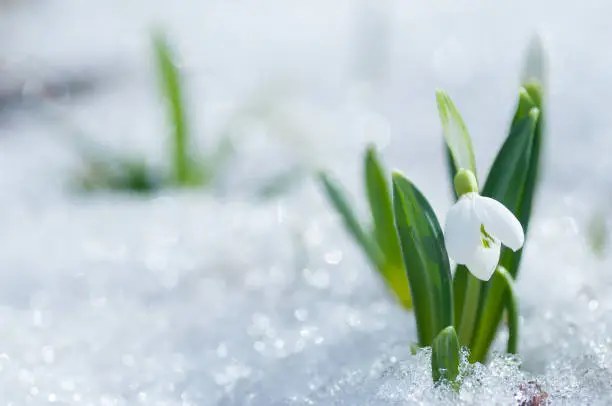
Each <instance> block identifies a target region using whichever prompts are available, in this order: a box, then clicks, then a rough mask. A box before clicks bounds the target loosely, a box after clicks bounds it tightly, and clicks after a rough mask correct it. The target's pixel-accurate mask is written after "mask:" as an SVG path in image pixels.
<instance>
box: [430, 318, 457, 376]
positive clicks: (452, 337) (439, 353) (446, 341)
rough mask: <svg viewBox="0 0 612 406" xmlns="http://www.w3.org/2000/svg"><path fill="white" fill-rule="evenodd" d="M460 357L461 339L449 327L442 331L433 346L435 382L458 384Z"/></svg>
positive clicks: (432, 368) (432, 367) (432, 364)
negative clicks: (445, 381) (443, 381)
mask: <svg viewBox="0 0 612 406" xmlns="http://www.w3.org/2000/svg"><path fill="white" fill-rule="evenodd" d="M460 357H461V347H460V345H459V338H458V337H457V333H456V332H455V329H454V328H453V326H448V327H446V328H445V329H444V330H442V331H440V333H439V334H438V335H437V336H436V338H435V339H434V341H433V344H432V346H431V374H432V377H433V380H434V382H439V381H440V380H447V381H449V382H451V383H454V382H456V380H457V377H458V376H459V361H460Z"/></svg>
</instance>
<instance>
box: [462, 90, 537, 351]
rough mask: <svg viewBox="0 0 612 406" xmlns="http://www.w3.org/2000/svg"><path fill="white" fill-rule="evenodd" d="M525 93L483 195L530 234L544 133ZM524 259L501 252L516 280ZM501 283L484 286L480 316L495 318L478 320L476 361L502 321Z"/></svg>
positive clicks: (534, 107) (488, 283)
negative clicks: (506, 210)
mask: <svg viewBox="0 0 612 406" xmlns="http://www.w3.org/2000/svg"><path fill="white" fill-rule="evenodd" d="M524 90H526V91H521V93H520V98H519V105H518V106H517V113H516V114H515V118H514V120H513V124H512V126H511V129H510V134H509V135H508V138H507V139H506V141H505V142H504V144H503V146H502V148H501V149H500V151H499V153H498V155H497V157H496V159H495V161H494V162H493V165H492V167H491V170H490V173H489V176H488V177H487V180H486V182H485V186H484V188H483V192H482V194H483V195H485V196H488V197H492V198H494V199H496V200H498V201H500V202H501V203H503V204H504V205H505V206H506V207H507V208H508V209H509V210H510V211H511V212H512V213H514V215H515V216H517V218H518V219H519V221H521V224H522V225H523V229H524V230H525V233H527V226H528V221H529V216H530V214H531V206H532V203H533V197H534V195H535V188H536V181H537V172H538V169H537V168H538V167H539V160H540V151H541V148H540V145H541V142H542V132H541V127H538V126H539V125H540V117H541V112H540V109H539V108H538V107H537V105H536V102H535V101H534V97H532V94H531V92H529V90H527V89H526V88H525V89H524ZM536 96H537V94H536ZM538 128H540V129H538ZM521 255H522V250H519V251H517V252H513V251H512V250H510V249H507V248H504V249H503V250H502V253H501V258H500V265H501V266H503V267H504V268H505V269H507V270H508V272H509V274H510V275H511V276H512V277H513V278H515V277H516V275H517V273H518V268H519V264H520V258H521ZM468 277H469V276H468ZM500 283H501V282H500V281H499V279H496V278H494V279H492V280H491V281H489V282H487V283H485V284H483V288H482V294H481V297H482V298H483V300H482V302H481V305H480V308H479V314H483V312H485V311H486V312H490V313H491V314H492V316H490V317H489V316H488V318H487V319H486V320H485V319H483V317H482V316H479V320H478V326H479V327H478V333H477V335H476V337H475V340H477V342H478V349H477V350H475V351H473V352H472V353H471V356H470V357H471V360H473V361H483V360H484V358H485V357H486V355H487V352H488V349H489V347H490V346H491V343H492V342H493V339H494V338H495V333H496V331H497V328H498V325H499V323H500V321H501V317H502V312H503V308H504V303H503V296H501V295H500V292H501V291H502V290H503V286H502V285H500Z"/></svg>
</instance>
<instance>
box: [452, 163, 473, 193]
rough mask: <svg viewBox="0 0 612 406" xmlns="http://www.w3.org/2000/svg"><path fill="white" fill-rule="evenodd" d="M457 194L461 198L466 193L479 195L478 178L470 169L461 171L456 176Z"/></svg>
mask: <svg viewBox="0 0 612 406" xmlns="http://www.w3.org/2000/svg"><path fill="white" fill-rule="evenodd" d="M454 183H455V192H457V196H459V197H461V196H463V195H464V194H466V193H472V192H476V193H478V183H477V182H476V176H475V175H474V174H473V173H472V171H470V170H468V169H459V170H458V171H457V174H456V175H455V181H454Z"/></svg>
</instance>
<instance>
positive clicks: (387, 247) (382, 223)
mask: <svg viewBox="0 0 612 406" xmlns="http://www.w3.org/2000/svg"><path fill="white" fill-rule="evenodd" d="M364 176H365V184H366V190H367V195H368V202H369V205H370V210H371V212H372V223H373V225H374V229H373V232H372V234H373V239H374V241H376V245H377V246H378V247H379V249H380V250H381V252H382V254H383V256H384V265H383V267H382V269H381V272H382V273H383V276H384V278H385V279H386V281H387V283H388V284H389V286H390V287H391V288H392V289H393V292H394V293H395V295H396V296H397V299H398V300H399V301H400V303H401V304H402V305H403V306H404V307H406V308H408V309H410V308H412V300H411V297H410V287H409V286H408V278H407V276H406V271H405V270H404V262H403V259H402V251H401V248H400V245H399V241H398V237H397V232H396V231H395V220H394V218H393V204H392V203H391V191H390V188H389V184H388V180H387V177H386V175H385V171H384V169H383V166H382V164H381V162H380V159H379V158H378V155H377V153H376V150H375V148H374V147H373V146H370V147H369V148H368V149H367V151H366V155H365V174H364Z"/></svg>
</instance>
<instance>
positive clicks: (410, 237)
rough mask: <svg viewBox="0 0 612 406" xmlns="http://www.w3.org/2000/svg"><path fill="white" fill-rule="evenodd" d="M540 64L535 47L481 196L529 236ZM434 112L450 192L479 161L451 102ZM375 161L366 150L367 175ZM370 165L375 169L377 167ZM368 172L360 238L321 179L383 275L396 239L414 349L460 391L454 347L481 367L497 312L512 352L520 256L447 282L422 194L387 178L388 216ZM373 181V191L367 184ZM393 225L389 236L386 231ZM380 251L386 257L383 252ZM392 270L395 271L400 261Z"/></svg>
mask: <svg viewBox="0 0 612 406" xmlns="http://www.w3.org/2000/svg"><path fill="white" fill-rule="evenodd" d="M533 61H536V62H537V64H534V63H533ZM541 62H542V57H541V50H540V49H539V48H538V49H536V50H535V51H534V47H533V46H532V47H531V49H530V55H529V57H528V65H527V66H528V69H527V70H526V72H527V73H528V75H529V77H528V78H526V79H525V80H524V82H523V86H522V87H521V88H520V90H519V99H518V105H517V108H516V112H515V114H514V117H513V119H512V122H511V125H510V131H509V133H508V136H507V138H506V139H505V141H504V143H503V145H502V147H501V149H500V150H499V152H498V154H497V156H496V158H495V160H494V162H493V164H492V166H491V169H490V171H489V175H488V177H487V179H486V181H485V182H484V186H483V187H482V188H481V190H480V193H481V194H482V195H484V196H488V197H491V198H494V199H496V200H498V201H500V202H501V203H503V204H504V205H505V206H506V207H507V208H508V209H509V210H510V211H511V212H512V213H513V214H514V215H515V216H516V217H517V218H518V219H519V221H520V222H521V224H522V226H523V229H524V231H525V233H526V234H527V231H528V226H529V220H530V217H531V211H532V206H533V201H534V196H535V192H536V187H537V180H538V173H539V167H540V156H541V150H542V142H543V137H544V121H543V113H542V102H543V86H542V71H541V66H542V63H541ZM535 65H537V66H536V67H535V68H534V66H535ZM530 68H531V69H530ZM437 104H438V110H439V113H440V119H441V122H442V127H443V130H444V138H445V141H446V148H447V157H448V163H449V168H450V171H449V172H450V175H451V176H450V183H451V185H453V180H454V176H455V174H456V172H457V170H458V169H468V170H471V171H472V172H473V173H474V174H475V175H476V174H477V171H476V159H475V155H474V152H473V148H472V142H471V138H470V135H469V133H468V130H467V126H466V125H465V123H464V121H463V119H462V118H461V115H460V114H459V111H458V110H457V108H456V107H455V105H454V103H453V102H452V100H451V98H450V97H449V96H448V95H447V94H446V93H445V92H443V91H438V92H437ZM374 156H375V154H374V152H373V149H372V148H370V149H369V150H368V153H367V157H368V158H367V159H366V168H368V164H367V163H368V162H369V161H371V160H372V158H371V157H374ZM374 161H375V162H376V163H377V167H378V168H380V164H379V163H378V161H377V160H374ZM372 173H374V172H372V169H370V170H366V184H367V186H368V197H369V200H370V208H371V211H372V217H373V219H374V224H375V227H374V231H373V232H372V233H368V232H366V231H364V229H363V228H362V227H361V226H360V224H359V223H358V222H357V220H356V217H355V215H354V213H353V212H352V211H351V205H350V203H349V202H348V201H347V199H346V197H345V196H344V195H343V194H342V193H340V192H339V188H338V185H336V184H334V183H332V182H331V181H330V179H329V177H328V176H327V175H322V181H323V184H324V186H325V190H326V192H327V195H328V197H329V198H330V200H331V201H332V202H333V204H334V206H335V208H336V209H337V210H338V212H339V213H340V214H341V215H342V218H343V219H344V222H345V224H346V226H347V228H348V229H349V230H350V232H351V234H352V235H353V237H354V238H355V239H356V240H357V241H358V242H359V244H360V245H361V247H362V248H363V250H364V252H365V253H366V254H367V255H368V257H369V258H370V260H371V261H372V263H373V264H374V265H375V266H376V267H377V269H378V270H379V272H380V273H381V274H382V275H383V276H385V271H384V268H383V265H385V264H387V263H388V262H389V260H388V258H396V257H395V256H394V255H397V250H396V245H395V244H396V242H397V241H396V239H395V238H393V237H394V233H393V231H395V236H397V238H398V239H399V247H400V253H401V257H402V260H403V261H402V262H403V269H404V270H405V272H406V276H407V280H408V286H409V289H410V294H411V303H412V306H413V309H414V316H415V320H416V325H417V334H418V345H419V346H421V347H429V346H431V347H432V376H433V378H434V380H435V381H439V380H441V379H446V380H449V381H453V382H454V383H455V384H458V382H457V381H456V380H457V377H458V376H459V360H460V348H461V347H467V348H468V349H469V351H470V361H471V362H476V361H484V360H485V358H486V356H487V354H488V352H489V349H490V347H491V344H492V342H493V340H494V338H495V335H496V333H497V331H498V329H499V325H500V323H501V321H502V318H503V314H504V312H505V313H506V315H507V317H506V320H507V324H508V332H509V338H508V343H507V351H508V352H509V353H516V352H517V343H518V327H519V326H518V300H517V296H516V294H515V291H514V280H515V279H516V277H517V275H518V271H519V265H520V260H521V253H522V251H521V250H519V251H517V252H513V251H512V250H510V249H507V248H504V249H503V251H502V253H501V256H500V261H499V265H498V267H497V269H496V271H495V273H494V275H493V277H492V278H491V279H490V280H489V281H487V282H483V281H480V280H479V279H477V278H475V277H474V276H473V275H472V274H470V273H469V271H468V270H467V268H465V267H464V266H458V267H457V269H456V270H455V272H454V273H452V272H451V266H450V263H449V258H448V254H447V251H446V246H445V242H444V236H443V233H442V230H441V228H440V224H439V222H438V220H437V218H436V215H435V213H434V211H433V209H432V207H431V205H430V204H429V202H428V201H427V199H426V198H425V197H424V196H423V194H422V193H421V192H420V190H419V189H418V188H417V187H416V186H415V185H414V184H413V183H412V182H411V181H410V180H408V179H407V178H406V177H405V176H404V175H402V174H401V173H399V172H397V171H396V172H394V173H393V175H392V198H391V206H392V210H393V215H391V214H390V213H389V201H388V198H387V197H388V190H387V189H386V183H385V181H384V176H383V175H382V174H381V172H380V171H379V172H375V173H377V176H376V177H374V176H373V175H372ZM373 178H375V179H376V182H374V184H375V185H378V186H379V187H380V188H379V189H376V188H375V187H373V186H372V185H371V184H372V183H373V182H372V179H373ZM381 185H383V186H384V187H382V186H381ZM373 192H374V193H373ZM453 193H454V190H453ZM455 198H456V194H455ZM381 208H382V209H381ZM391 219H392V221H393V223H394V230H393V227H392V226H390V224H389V222H390V221H391ZM379 224H382V225H380V226H379ZM383 226H384V228H383ZM378 229H384V231H385V233H384V234H383V235H380V234H378V233H377V230H378ZM385 244H386V245H385ZM385 246H386V247H387V249H386V250H385V248H383V247H385ZM390 247H393V250H390V249H389V248H390ZM387 253H390V254H393V256H391V255H389V254H387ZM385 254H386V255H385ZM394 264H395V265H397V262H395V263H394ZM386 280H387V281H388V279H387V278H386Z"/></svg>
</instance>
